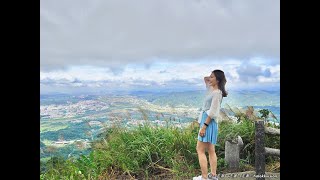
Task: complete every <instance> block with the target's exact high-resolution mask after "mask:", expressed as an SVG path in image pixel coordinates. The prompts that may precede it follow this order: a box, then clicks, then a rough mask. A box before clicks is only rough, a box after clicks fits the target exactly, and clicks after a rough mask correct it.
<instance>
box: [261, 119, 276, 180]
mask: <svg viewBox="0 0 320 180" xmlns="http://www.w3.org/2000/svg"><path fill="white" fill-rule="evenodd" d="M265 134H271V135H280V129H275V128H270V127H265V126H264V121H263V120H258V121H255V170H256V180H265V156H266V155H271V156H279V157H280V149H273V148H269V147H265Z"/></svg>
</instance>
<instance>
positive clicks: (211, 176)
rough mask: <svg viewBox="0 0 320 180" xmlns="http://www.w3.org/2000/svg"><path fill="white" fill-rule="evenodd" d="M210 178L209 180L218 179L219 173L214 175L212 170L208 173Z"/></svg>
mask: <svg viewBox="0 0 320 180" xmlns="http://www.w3.org/2000/svg"><path fill="white" fill-rule="evenodd" d="M208 179H209V180H218V177H217V175H215V176H213V175H212V174H211V172H210V173H209V174H208Z"/></svg>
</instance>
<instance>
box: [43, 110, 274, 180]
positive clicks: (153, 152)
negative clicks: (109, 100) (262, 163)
mask: <svg viewBox="0 0 320 180" xmlns="http://www.w3.org/2000/svg"><path fill="white" fill-rule="evenodd" d="M252 112H253V111H252V109H251V110H250V109H249V108H248V110H247V111H246V112H243V113H239V112H237V113H235V114H236V117H237V122H233V121H228V120H227V121H223V122H221V123H220V124H219V137H218V144H217V145H216V153H217V157H218V173H226V172H228V169H227V164H226V163H225V162H224V143H225V141H226V140H230V139H234V138H235V137H237V136H238V135H239V136H241V137H242V139H243V142H244V147H243V149H242V151H241V154H240V158H241V161H240V169H239V171H247V170H254V147H255V142H254V119H256V118H257V117H255V116H253V113H252ZM262 115H265V114H262ZM261 117H262V116H261ZM266 125H267V126H272V127H275V128H280V127H279V126H276V125H271V124H268V123H267V124H266ZM198 131H199V125H198V124H197V123H196V122H193V123H190V125H189V126H188V127H186V128H182V129H181V128H177V127H173V126H169V125H168V126H165V127H155V126H152V125H151V123H150V124H149V123H148V120H146V123H145V124H144V126H139V127H137V128H136V129H130V130H129V129H126V128H122V127H119V126H114V127H112V128H109V129H106V130H105V132H104V133H103V134H101V136H100V137H101V138H100V139H99V140H96V141H94V142H92V144H91V148H92V149H91V152H90V154H89V155H81V156H80V157H77V158H75V157H70V158H68V159H64V158H62V157H59V156H52V158H50V159H49V160H48V161H46V162H41V167H40V170H41V173H40V179H88V180H91V179H115V178H117V179H121V178H123V179H130V178H136V179H153V178H170V179H182V178H186V179H190V178H191V177H193V176H195V175H198V174H199V173H200V166H199V162H198V158H197V153H196V149H195V147H196V143H197V139H196V138H197V133H198ZM266 146H267V147H272V148H280V137H279V136H271V137H266ZM279 161H280V159H279V158H278V157H267V159H266V163H267V169H266V170H267V171H272V172H280V163H279Z"/></svg>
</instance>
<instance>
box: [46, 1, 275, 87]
mask: <svg viewBox="0 0 320 180" xmlns="http://www.w3.org/2000/svg"><path fill="white" fill-rule="evenodd" d="M40 65H41V69H40V91H41V93H50V92H62V93H63V92H68V93H72V92H90V91H92V92H94V91H108V90H165V89H176V90H183V89H185V90H195V89H204V84H203V77H204V76H208V75H210V73H211V71H212V70H214V69H221V70H223V71H224V72H225V74H226V77H227V81H228V82H227V88H228V89H246V88H247V89H248V88H249V89H268V90H269V89H279V87H280V2H279V0H261V1H256V0H175V1H172V0H136V1H132V0H42V1H41V4H40Z"/></svg>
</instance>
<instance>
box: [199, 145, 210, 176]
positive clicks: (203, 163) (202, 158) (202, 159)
mask: <svg viewBox="0 0 320 180" xmlns="http://www.w3.org/2000/svg"><path fill="white" fill-rule="evenodd" d="M208 144H209V143H207V142H201V141H199V140H198V142H197V153H198V158H199V164H200V168H201V175H202V178H205V179H207V176H208V160H207V156H206V154H205V150H206V149H207V148H208Z"/></svg>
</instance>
